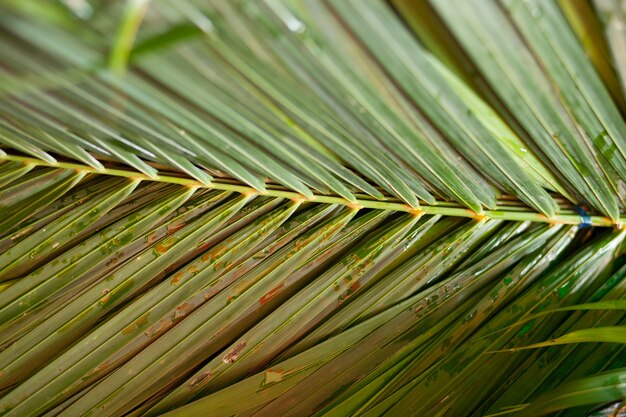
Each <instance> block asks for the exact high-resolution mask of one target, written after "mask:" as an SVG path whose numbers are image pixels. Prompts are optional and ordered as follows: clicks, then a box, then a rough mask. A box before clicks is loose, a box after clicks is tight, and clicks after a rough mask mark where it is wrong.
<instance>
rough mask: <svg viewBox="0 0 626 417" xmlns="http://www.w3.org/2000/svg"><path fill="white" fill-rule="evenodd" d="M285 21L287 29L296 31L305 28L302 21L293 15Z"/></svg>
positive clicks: (301, 30) (302, 30)
mask: <svg viewBox="0 0 626 417" xmlns="http://www.w3.org/2000/svg"><path fill="white" fill-rule="evenodd" d="M285 23H286V24H287V29H289V30H290V31H292V32H296V33H302V32H304V29H305V26H304V23H302V22H301V21H299V20H298V19H296V18H294V17H290V18H289V19H288V20H287V21H286V22H285Z"/></svg>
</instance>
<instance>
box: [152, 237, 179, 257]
mask: <svg viewBox="0 0 626 417" xmlns="http://www.w3.org/2000/svg"><path fill="white" fill-rule="evenodd" d="M177 240H178V239H176V238H173V237H171V238H168V239H165V240H164V241H163V242H161V243H159V244H158V245H156V246H155V247H154V250H156V251H157V252H158V253H159V254H161V255H162V254H164V253H165V252H167V251H168V250H170V249H171V247H172V246H174V244H175V243H176V241H177Z"/></svg>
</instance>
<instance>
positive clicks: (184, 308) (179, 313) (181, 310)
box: [174, 303, 193, 319]
mask: <svg viewBox="0 0 626 417" xmlns="http://www.w3.org/2000/svg"><path fill="white" fill-rule="evenodd" d="M192 308H193V306H192V305H191V304H189V303H184V304H181V305H179V306H178V307H176V310H175V311H174V318H175V319H179V318H181V317H183V316H186V315H187V314H188V313H189V312H190V311H191V310H192Z"/></svg>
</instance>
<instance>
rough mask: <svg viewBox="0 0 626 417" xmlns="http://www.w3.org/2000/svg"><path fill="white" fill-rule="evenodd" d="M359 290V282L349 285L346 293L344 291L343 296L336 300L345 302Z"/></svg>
mask: <svg viewBox="0 0 626 417" xmlns="http://www.w3.org/2000/svg"><path fill="white" fill-rule="evenodd" d="M359 288H361V284H360V283H359V281H355V282H354V283H353V284H352V285H350V286H349V287H348V289H347V290H346V291H344V293H343V294H341V295H340V296H339V298H338V300H339V302H343V301H346V300H347V299H348V298H350V297H351V296H352V294H354V293H355V292H356V291H357V290H358V289H359Z"/></svg>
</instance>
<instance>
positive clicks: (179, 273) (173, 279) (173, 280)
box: [170, 271, 185, 285]
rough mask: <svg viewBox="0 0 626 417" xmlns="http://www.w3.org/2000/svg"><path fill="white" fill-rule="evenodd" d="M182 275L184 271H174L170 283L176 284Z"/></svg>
mask: <svg viewBox="0 0 626 417" xmlns="http://www.w3.org/2000/svg"><path fill="white" fill-rule="evenodd" d="M183 275H185V273H184V271H179V272H177V273H175V274H174V276H173V277H172V280H171V281H170V282H171V283H172V285H178V283H179V282H180V279H181V278H182V277H183Z"/></svg>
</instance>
